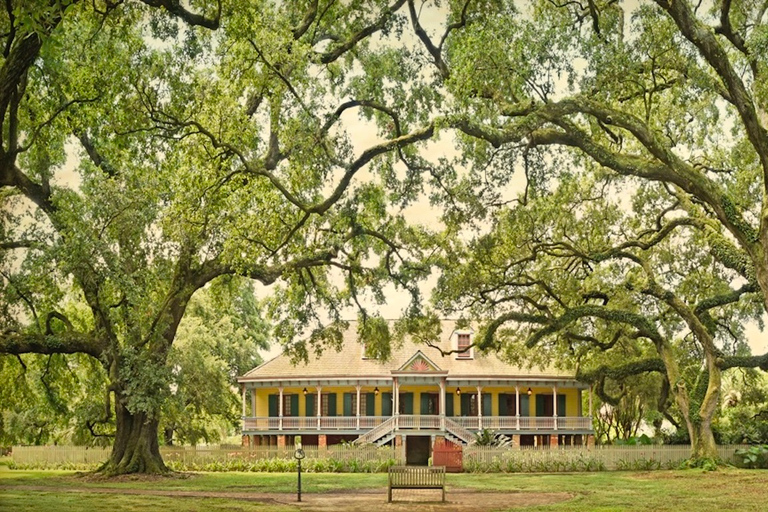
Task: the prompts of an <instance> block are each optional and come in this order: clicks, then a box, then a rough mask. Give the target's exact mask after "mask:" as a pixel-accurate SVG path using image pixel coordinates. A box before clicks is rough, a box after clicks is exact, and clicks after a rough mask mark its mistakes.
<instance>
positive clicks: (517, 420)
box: [515, 386, 520, 430]
mask: <svg viewBox="0 0 768 512" xmlns="http://www.w3.org/2000/svg"><path fill="white" fill-rule="evenodd" d="M515 428H516V429H517V430H520V386H515Z"/></svg>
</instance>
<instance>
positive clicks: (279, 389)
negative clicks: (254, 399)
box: [277, 387, 283, 430]
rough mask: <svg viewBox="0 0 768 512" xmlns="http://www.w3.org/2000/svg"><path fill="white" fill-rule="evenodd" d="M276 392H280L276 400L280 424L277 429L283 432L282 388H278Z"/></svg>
mask: <svg viewBox="0 0 768 512" xmlns="http://www.w3.org/2000/svg"><path fill="white" fill-rule="evenodd" d="M277 390H278V391H279V392H280V395H279V397H278V399H277V410H278V413H277V416H278V421H279V423H280V426H279V429H280V430H283V388H282V387H279V388H277Z"/></svg>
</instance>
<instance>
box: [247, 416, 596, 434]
mask: <svg viewBox="0 0 768 512" xmlns="http://www.w3.org/2000/svg"><path fill="white" fill-rule="evenodd" d="M390 418H391V417H390V416H332V417H326V416H315V417H290V416H284V417H282V418H280V417H252V416H251V417H244V418H243V426H244V429H243V431H244V432H248V433H265V434H266V433H276V432H281V431H288V432H311V431H320V432H327V431H331V432H333V431H354V432H364V431H367V430H370V429H373V428H375V427H377V426H379V425H381V424H382V423H384V422H385V421H388V420H389V419H390ZM394 418H395V428H396V429H398V430H434V431H443V430H445V422H444V419H445V418H446V417H445V416H442V415H416V414H400V415H397V416H394ZM448 419H450V420H452V421H453V422H455V423H457V424H458V425H460V426H461V427H463V428H466V429H468V430H482V429H486V428H487V429H491V430H498V431H510V432H514V431H518V432H532V431H536V432H539V431H542V432H543V431H553V432H554V431H568V432H584V433H588V432H591V431H592V419H591V418H589V417H575V416H559V417H557V416H547V417H538V416H450V417H448Z"/></svg>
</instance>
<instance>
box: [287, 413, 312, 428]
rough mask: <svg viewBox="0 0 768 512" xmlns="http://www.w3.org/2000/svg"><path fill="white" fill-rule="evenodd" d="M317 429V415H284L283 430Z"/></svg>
mask: <svg viewBox="0 0 768 512" xmlns="http://www.w3.org/2000/svg"><path fill="white" fill-rule="evenodd" d="M314 429H317V417H305V416H296V417H283V430H314Z"/></svg>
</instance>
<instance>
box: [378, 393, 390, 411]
mask: <svg viewBox="0 0 768 512" xmlns="http://www.w3.org/2000/svg"><path fill="white" fill-rule="evenodd" d="M381 415H382V416H392V393H382V394H381Z"/></svg>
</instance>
